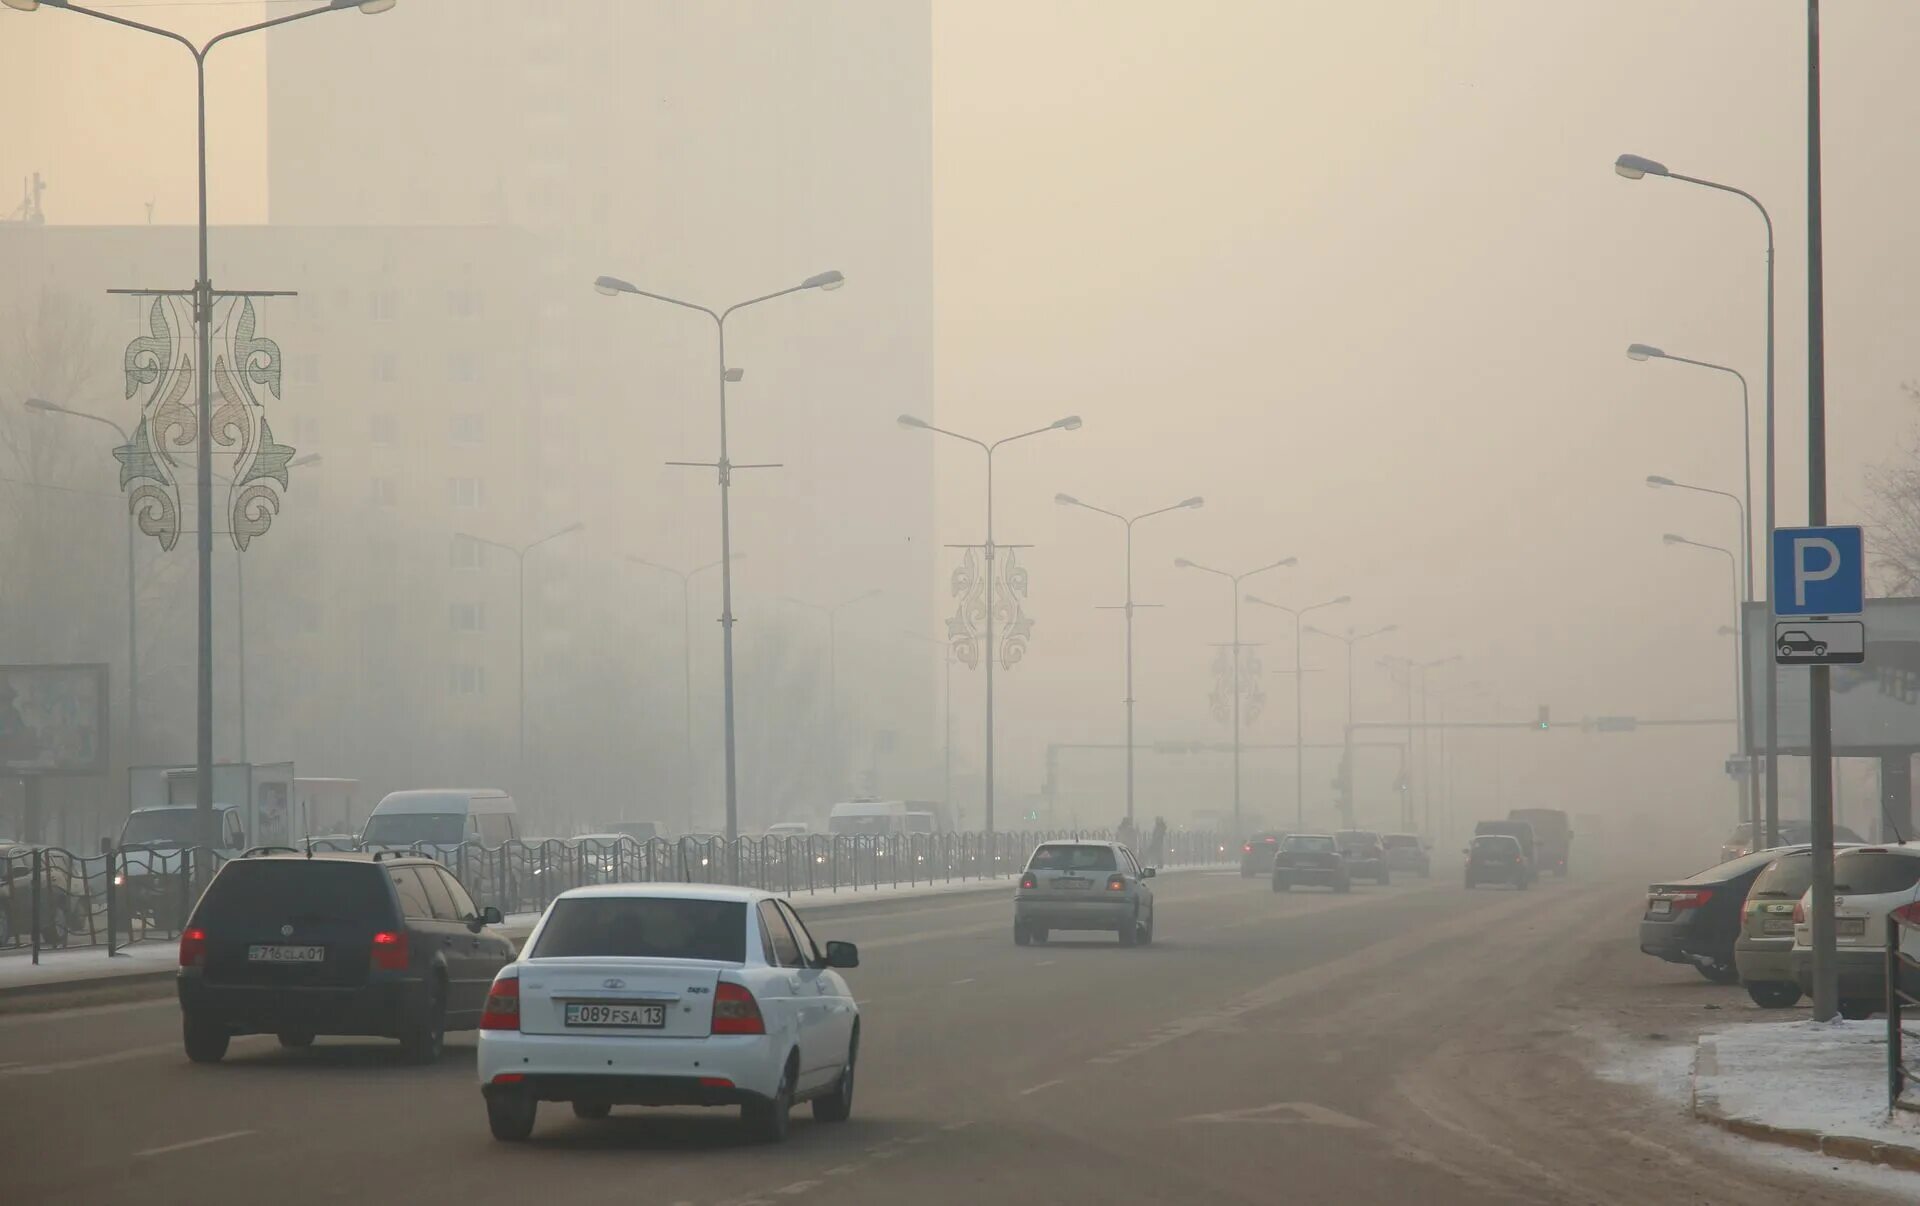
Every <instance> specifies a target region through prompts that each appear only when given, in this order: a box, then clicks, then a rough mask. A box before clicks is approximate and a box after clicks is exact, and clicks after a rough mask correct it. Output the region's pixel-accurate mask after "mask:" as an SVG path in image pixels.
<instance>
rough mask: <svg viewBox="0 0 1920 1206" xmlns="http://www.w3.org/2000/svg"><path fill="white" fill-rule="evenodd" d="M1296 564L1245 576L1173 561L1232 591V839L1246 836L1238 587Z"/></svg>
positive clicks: (1177, 559) (1280, 563)
mask: <svg viewBox="0 0 1920 1206" xmlns="http://www.w3.org/2000/svg"><path fill="white" fill-rule="evenodd" d="M1299 564H1300V559H1299V558H1298V557H1287V558H1285V559H1283V560H1280V561H1274V562H1269V563H1268V564H1266V565H1263V566H1261V567H1259V568H1258V569H1250V570H1248V571H1246V572H1245V573H1241V574H1233V573H1228V572H1227V571H1226V570H1220V569H1214V568H1213V567H1212V566H1208V565H1201V564H1200V563H1199V562H1197V561H1189V560H1187V559H1186V558H1185V557H1175V558H1174V559H1173V568H1175V569H1190V570H1199V571H1200V572H1201V573H1203V574H1212V575H1214V576H1215V577H1216V578H1225V579H1226V580H1227V587H1228V589H1229V590H1230V591H1231V592H1232V596H1231V597H1232V599H1233V830H1234V836H1235V837H1245V836H1246V828H1245V825H1244V824H1243V822H1242V821H1241V819H1240V584H1241V583H1242V582H1244V581H1246V580H1247V579H1248V578H1251V577H1253V576H1254V575H1256V574H1264V573H1266V572H1267V571H1268V570H1275V569H1280V568H1282V567H1283V566H1295V565H1299Z"/></svg>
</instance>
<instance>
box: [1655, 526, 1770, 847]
mask: <svg viewBox="0 0 1920 1206" xmlns="http://www.w3.org/2000/svg"><path fill="white" fill-rule="evenodd" d="M1660 540H1661V543H1663V544H1666V545H1670V546H1673V545H1685V546H1687V547H1688V548H1695V549H1706V550H1708V551H1710V552H1715V553H1724V554H1725V555H1726V558H1727V568H1728V569H1730V570H1732V571H1733V627H1734V631H1735V632H1741V631H1743V625H1742V621H1743V620H1744V617H1743V616H1742V615H1741V614H1740V570H1739V559H1738V558H1737V557H1736V556H1735V555H1734V552H1733V550H1732V549H1728V548H1722V547H1721V546H1719V545H1717V544H1702V543H1701V542H1700V541H1697V540H1688V539H1687V538H1686V537H1685V536H1676V535H1674V534H1673V533H1672V532H1668V533H1667V534H1666V535H1664V536H1662V537H1661V538H1660ZM1743 644H1744V642H1743V641H1739V640H1736V641H1735V642H1734V646H1733V701H1734V707H1735V708H1736V709H1738V708H1739V707H1740V706H1741V703H1742V701H1743V700H1744V699H1745V696H1746V672H1747V671H1746V658H1745V657H1743V656H1742V655H1741V647H1742V645H1743ZM1741 795H1742V793H1741V791H1740V785H1739V784H1737V783H1736V784H1735V785H1734V792H1733V797H1734V800H1735V801H1736V802H1738V801H1739V800H1740V799H1741ZM1736 815H1737V813H1736ZM1748 817H1749V819H1750V820H1752V821H1754V822H1755V828H1754V830H1753V833H1754V835H1755V840H1756V848H1761V849H1764V847H1759V846H1758V845H1757V842H1758V838H1759V835H1760V832H1761V831H1760V829H1759V828H1758V820H1759V818H1758V817H1757V816H1755V815H1754V814H1753V813H1752V812H1749V813H1748Z"/></svg>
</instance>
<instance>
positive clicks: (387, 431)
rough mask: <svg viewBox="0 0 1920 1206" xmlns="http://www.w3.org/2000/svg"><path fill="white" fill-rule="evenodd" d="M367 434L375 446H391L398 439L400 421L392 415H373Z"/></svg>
mask: <svg viewBox="0 0 1920 1206" xmlns="http://www.w3.org/2000/svg"><path fill="white" fill-rule="evenodd" d="M369 434H370V435H371V436H372V438H373V442H374V443H376V444H392V443H396V442H398V441H399V439H400V420H399V418H398V417H397V416H394V415H375V416H373V421H372V423H371V426H370V432H369Z"/></svg>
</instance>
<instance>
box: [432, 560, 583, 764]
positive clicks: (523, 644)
mask: <svg viewBox="0 0 1920 1206" xmlns="http://www.w3.org/2000/svg"><path fill="white" fill-rule="evenodd" d="M586 526H587V525H586V524H584V523H579V522H574V523H570V524H568V525H567V526H566V527H564V528H561V529H559V530H558V531H555V532H548V533H547V534H546V535H545V536H542V537H540V539H538V540H533V541H529V542H528V543H526V544H522V545H511V544H502V543H501V542H500V541H498V540H488V539H487V538H486V537H484V536H474V535H471V534H469V533H466V532H461V533H458V535H459V536H460V537H461V538H462V539H464V540H471V541H473V542H474V543H475V544H484V545H487V546H488V547H490V548H496V549H499V550H501V551H502V552H506V553H511V554H513V559H514V563H515V568H516V571H517V577H518V580H519V582H518V585H519V600H520V601H519V606H518V607H517V608H516V611H517V612H518V615H517V616H516V619H517V621H518V623H517V625H516V626H517V627H518V629H519V640H518V644H519V651H520V673H519V690H518V694H519V696H520V755H519V760H518V762H519V771H520V781H521V783H522V784H523V785H524V784H525V783H526V782H527V554H528V553H531V552H532V551H533V550H535V549H537V548H539V547H540V546H541V545H543V544H545V543H547V542H548V541H549V540H558V539H559V538H560V537H562V536H570V535H572V534H573V533H575V532H578V531H582V530H584V529H585V528H586Z"/></svg>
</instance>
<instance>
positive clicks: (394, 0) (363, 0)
mask: <svg viewBox="0 0 1920 1206" xmlns="http://www.w3.org/2000/svg"><path fill="white" fill-rule="evenodd" d="M346 2H347V3H348V4H352V3H353V0H346ZM399 2H400V0H360V3H359V4H358V5H357V6H356V7H358V8H359V10H360V11H361V12H363V13H365V14H367V15H368V16H369V17H372V16H377V15H378V14H380V13H384V12H386V11H387V10H388V9H390V8H392V7H393V6H394V5H395V4H398V3H399Z"/></svg>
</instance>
